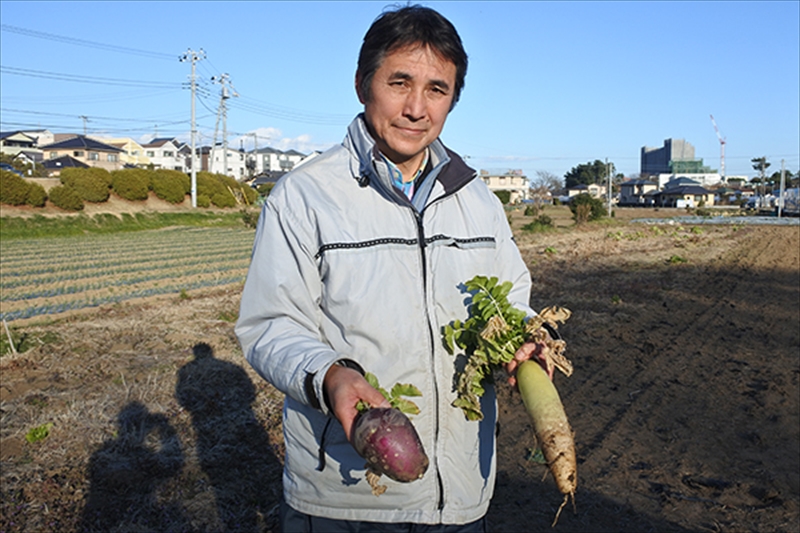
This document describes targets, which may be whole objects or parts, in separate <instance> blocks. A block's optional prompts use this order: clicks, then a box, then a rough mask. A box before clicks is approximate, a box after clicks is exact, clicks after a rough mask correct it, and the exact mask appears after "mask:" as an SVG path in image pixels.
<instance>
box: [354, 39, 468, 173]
mask: <svg viewBox="0 0 800 533" xmlns="http://www.w3.org/2000/svg"><path fill="white" fill-rule="evenodd" d="M455 81H456V66H455V65H454V64H453V63H452V62H450V61H448V60H446V59H443V58H441V57H440V56H439V55H437V54H436V53H435V52H434V51H433V50H431V49H430V48H424V47H420V46H411V47H405V48H401V49H399V50H396V51H394V52H392V53H390V54H388V55H387V56H386V57H385V58H384V59H383V63H381V66H380V67H379V68H378V70H376V71H375V74H374V76H373V78H372V84H371V94H370V95H369V96H367V95H362V94H359V100H361V103H363V104H364V115H365V117H366V120H367V125H368V127H369V129H370V133H371V134H372V136H373V137H374V138H375V141H376V143H377V145H378V149H379V150H380V151H381V152H382V153H383V154H384V155H385V156H386V157H388V158H389V159H390V160H391V161H392V162H393V163H395V164H396V165H397V166H398V167H399V168H400V170H401V171H403V173H404V174H405V173H406V171H408V172H415V171H416V170H417V168H419V165H420V164H421V163H422V159H423V157H424V151H425V148H427V146H428V145H429V144H430V143H432V142H433V141H434V140H436V138H437V137H438V136H439V134H440V133H441V132H442V128H443V127H444V122H445V119H446V118H447V113H448V112H449V111H450V103H451V102H452V100H453V90H454V87H455ZM356 86H358V80H357V81H356Z"/></svg>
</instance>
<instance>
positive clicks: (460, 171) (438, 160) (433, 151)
mask: <svg viewBox="0 0 800 533" xmlns="http://www.w3.org/2000/svg"><path fill="white" fill-rule="evenodd" d="M343 144H344V146H345V148H347V149H348V150H349V151H350V152H351V153H352V154H353V155H354V156H355V157H354V158H353V159H351V160H350V161H351V163H350V170H351V172H352V174H353V177H354V178H355V179H357V180H358V182H359V184H360V185H361V186H363V187H366V186H367V185H369V184H370V183H374V184H375V185H376V186H378V187H379V188H380V189H381V190H382V192H383V193H384V194H388V195H389V196H390V197H391V198H393V199H395V200H398V201H401V202H408V199H407V198H405V196H404V195H403V194H402V193H401V192H399V191H397V190H396V189H395V188H394V187H393V186H392V182H391V174H390V172H389V169H388V168H387V166H386V162H385V161H384V160H383V158H382V157H381V155H380V152H378V148H377V146H376V144H375V140H374V139H373V138H372V135H370V133H369V131H368V130H367V124H366V122H365V121H364V114H363V113H361V114H359V115H358V116H356V118H355V119H353V121H352V122H351V123H350V126H348V128H347V136H346V137H345V140H344V142H343ZM429 148H430V162H431V166H432V167H433V169H432V170H431V171H430V173H429V174H428V176H427V177H426V178H425V179H424V181H423V182H422V184H421V186H420V188H419V189H418V190H417V193H416V194H415V195H414V200H413V204H414V207H416V208H417V210H419V211H421V210H422V209H423V208H424V207H425V204H426V203H427V201H428V198H429V197H430V195H431V191H432V190H434V188H436V189H437V190H438V189H439V188H440V187H441V188H443V190H444V191H443V192H444V193H445V194H448V193H451V192H454V191H456V190H458V189H460V188H461V187H463V186H464V185H466V184H467V183H468V182H469V181H470V180H471V179H472V178H473V177H474V176H475V170H473V169H472V168H470V167H468V166H467V165H466V164H465V163H464V161H463V160H462V159H461V158H460V157H459V156H458V155H456V154H455V153H454V152H452V151H450V150H448V149H447V148H446V147H445V146H444V144H442V142H441V141H440V140H439V139H436V140H435V141H433V142H432V143H431V144H430V146H429ZM437 196H438V194H437Z"/></svg>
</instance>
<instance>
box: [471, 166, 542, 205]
mask: <svg viewBox="0 0 800 533" xmlns="http://www.w3.org/2000/svg"><path fill="white" fill-rule="evenodd" d="M479 176H480V178H481V179H482V180H483V181H484V183H486V185H488V186H489V190H491V191H493V192H494V191H509V192H510V193H511V196H510V197H509V203H512V204H515V203H517V202H521V201H522V200H527V199H528V198H530V183H529V182H528V178H527V176H525V174H524V173H523V172H522V170H506V171H499V172H498V171H490V170H481V171H480V173H479Z"/></svg>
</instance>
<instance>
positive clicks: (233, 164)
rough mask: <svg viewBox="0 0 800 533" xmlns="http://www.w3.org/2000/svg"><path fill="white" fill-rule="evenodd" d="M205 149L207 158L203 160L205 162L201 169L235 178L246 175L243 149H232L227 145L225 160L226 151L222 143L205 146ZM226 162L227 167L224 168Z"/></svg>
mask: <svg viewBox="0 0 800 533" xmlns="http://www.w3.org/2000/svg"><path fill="white" fill-rule="evenodd" d="M205 150H208V160H207V163H206V162H205V161H204V163H206V164H205V165H203V170H208V172H211V173H212V174H222V175H224V176H230V177H232V178H235V179H237V180H242V179H244V178H246V177H247V165H246V158H245V155H246V154H245V153H244V152H243V151H239V150H234V149H233V148H231V147H230V146H229V147H228V151H227V161H226V157H225V155H226V152H225V149H224V148H223V146H222V145H219V146H214V147H207V148H206V149H205ZM226 162H227V164H228V168H227V169H226V168H225V163H226Z"/></svg>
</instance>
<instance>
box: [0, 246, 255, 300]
mask: <svg viewBox="0 0 800 533" xmlns="http://www.w3.org/2000/svg"><path fill="white" fill-rule="evenodd" d="M248 258H249V251H247V250H242V249H236V248H227V249H225V250H220V251H214V252H204V253H202V255H201V256H199V257H198V255H197V254H191V253H186V254H184V255H181V256H170V257H167V258H159V257H146V258H138V259H129V260H125V259H124V258H115V259H114V260H113V261H112V260H109V261H98V262H80V263H77V264H75V263H73V264H61V265H50V266H48V267H42V268H34V269H29V270H20V271H17V272H14V273H11V274H8V276H5V275H4V276H3V278H4V279H3V281H2V282H0V288H2V289H3V290H8V289H15V288H18V287H25V286H28V285H40V284H42V283H59V282H64V281H75V280H80V279H86V278H90V279H94V278H97V277H99V276H109V275H114V276H121V275H124V274H135V273H138V272H141V271H143V270H146V271H148V272H150V271H153V270H172V269H175V268H188V267H193V266H195V265H206V266H208V268H212V269H215V268H221V267H222V266H223V265H219V266H216V265H218V264H219V263H229V262H231V261H241V260H247V259H248ZM4 268H5V267H4ZM6 277H8V278H9V279H6Z"/></svg>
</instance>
